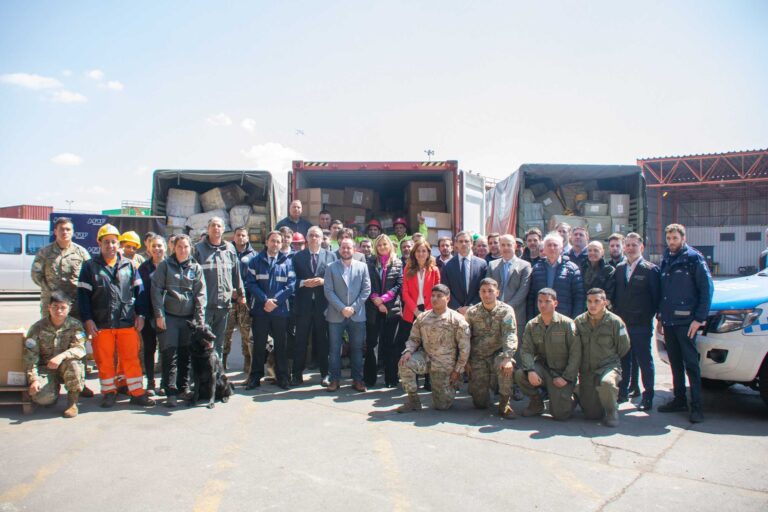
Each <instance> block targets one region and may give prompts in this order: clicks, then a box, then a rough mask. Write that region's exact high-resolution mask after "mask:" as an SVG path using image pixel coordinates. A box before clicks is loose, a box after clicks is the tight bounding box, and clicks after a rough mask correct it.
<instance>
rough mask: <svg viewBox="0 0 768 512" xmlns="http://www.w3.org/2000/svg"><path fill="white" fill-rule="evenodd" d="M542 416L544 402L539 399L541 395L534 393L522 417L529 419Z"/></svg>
mask: <svg viewBox="0 0 768 512" xmlns="http://www.w3.org/2000/svg"><path fill="white" fill-rule="evenodd" d="M540 414H544V400H542V399H541V395H540V394H539V393H536V394H535V395H533V396H532V397H531V398H530V402H528V407H526V408H525V410H524V411H523V416H525V417H526V418H530V417H531V416H538V415H540Z"/></svg>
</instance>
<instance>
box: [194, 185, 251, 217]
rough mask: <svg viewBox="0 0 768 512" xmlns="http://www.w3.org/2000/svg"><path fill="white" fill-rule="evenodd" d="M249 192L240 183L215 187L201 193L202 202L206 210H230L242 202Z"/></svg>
mask: <svg viewBox="0 0 768 512" xmlns="http://www.w3.org/2000/svg"><path fill="white" fill-rule="evenodd" d="M246 196H247V194H246V193H245V190H243V189H242V188H240V186H239V185H235V184H230V185H224V186H223V187H215V188H212V189H211V190H209V191H208V192H204V193H202V194H200V204H201V205H202V207H203V211H204V212H209V211H211V210H227V211H228V210H229V209H231V208H232V207H233V206H235V205H237V204H241V203H242V202H243V201H244V200H245V198H246Z"/></svg>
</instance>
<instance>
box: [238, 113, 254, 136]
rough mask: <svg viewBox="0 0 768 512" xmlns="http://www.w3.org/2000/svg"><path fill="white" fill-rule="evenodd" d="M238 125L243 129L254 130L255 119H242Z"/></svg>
mask: <svg viewBox="0 0 768 512" xmlns="http://www.w3.org/2000/svg"><path fill="white" fill-rule="evenodd" d="M240 126H242V127H243V130H246V131H249V132H251V133H253V132H255V131H256V120H255V119H251V118H250V117H249V118H246V119H243V121H242V122H241V123H240Z"/></svg>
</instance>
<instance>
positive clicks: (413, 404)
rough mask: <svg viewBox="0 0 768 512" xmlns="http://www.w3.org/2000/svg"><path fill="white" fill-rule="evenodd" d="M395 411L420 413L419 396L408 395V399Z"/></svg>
mask: <svg viewBox="0 0 768 512" xmlns="http://www.w3.org/2000/svg"><path fill="white" fill-rule="evenodd" d="M395 410H396V411H397V412H400V413H402V412H411V411H414V412H416V411H420V410H421V400H419V395H418V394H417V393H408V398H406V399H405V403H404V404H403V405H401V406H400V407H398V408H397V409H395Z"/></svg>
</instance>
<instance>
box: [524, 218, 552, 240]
mask: <svg viewBox="0 0 768 512" xmlns="http://www.w3.org/2000/svg"><path fill="white" fill-rule="evenodd" d="M531 228H537V229H538V230H539V231H541V234H542V236H543V235H546V234H547V226H546V225H545V222H544V220H543V219H542V220H527V219H520V230H519V231H518V232H517V236H518V237H519V238H524V237H525V233H527V232H528V230H529V229H531Z"/></svg>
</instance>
